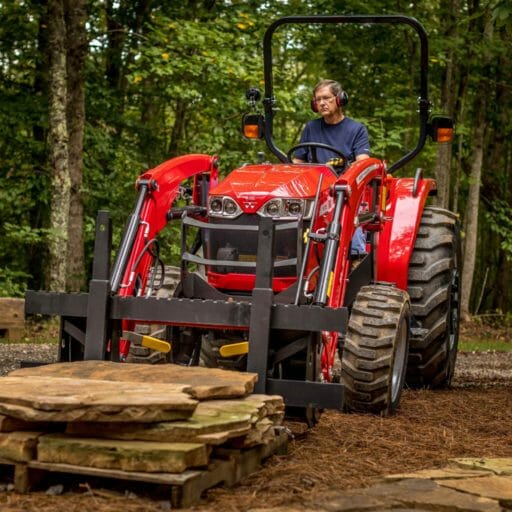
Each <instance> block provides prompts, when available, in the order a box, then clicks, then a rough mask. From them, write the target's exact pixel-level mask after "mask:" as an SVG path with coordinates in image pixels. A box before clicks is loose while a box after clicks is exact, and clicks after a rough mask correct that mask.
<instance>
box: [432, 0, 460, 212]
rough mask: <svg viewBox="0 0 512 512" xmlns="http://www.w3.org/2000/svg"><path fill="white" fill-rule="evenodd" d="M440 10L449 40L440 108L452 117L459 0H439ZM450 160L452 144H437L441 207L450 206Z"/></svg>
mask: <svg viewBox="0 0 512 512" xmlns="http://www.w3.org/2000/svg"><path fill="white" fill-rule="evenodd" d="M441 12H442V13H444V15H445V16H446V17H447V19H448V20H449V21H448V22H447V24H446V30H445V32H444V37H445V40H446V41H449V47H448V50H447V52H446V68H445V71H444V76H443V82H442V96H441V102H442V109H443V111H444V112H445V113H446V114H447V115H449V116H450V117H452V118H454V116H455V102H456V96H455V84H456V82H457V77H456V74H457V68H458V66H457V65H456V61H455V59H456V55H455V47H454V45H453V43H452V41H453V39H454V38H455V37H456V36H457V26H458V17H459V13H460V0H453V1H443V2H441ZM451 160H452V145H451V144H439V145H438V146H437V154H436V164H435V168H434V172H435V177H436V181H437V197H436V204H437V205H438V206H441V207H442V208H450V168H451Z"/></svg>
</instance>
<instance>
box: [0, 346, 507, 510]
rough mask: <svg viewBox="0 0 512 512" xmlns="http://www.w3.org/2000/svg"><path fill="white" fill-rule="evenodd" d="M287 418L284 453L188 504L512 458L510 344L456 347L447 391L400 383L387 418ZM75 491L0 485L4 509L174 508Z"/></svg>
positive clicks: (295, 493) (298, 499)
mask: <svg viewBox="0 0 512 512" xmlns="http://www.w3.org/2000/svg"><path fill="white" fill-rule="evenodd" d="M286 426H287V427H288V428H289V429H290V431H291V432H292V433H293V436H294V437H293V439H292V440H291V441H290V443H289V450H288V454H287V455H286V456H273V457H271V458H270V459H269V460H268V461H267V462H266V463H265V465H264V467H263V468H262V469H261V470H260V471H258V472H257V473H254V474H252V475H250V476H249V477H247V478H245V479H244V480H242V482H240V483H239V484H238V485H236V486H235V487H233V488H230V489H227V488H223V487H219V488H215V489H211V490H209V491H208V492H207V493H205V496H204V498H203V501H202V502H201V504H199V505H197V506H196V507H194V508H193V509H192V510H197V511H199V510H201V511H204V510H222V511H242V510H243V511H245V510H249V509H251V508H256V507H263V506H266V507H271V506H279V505H285V504H286V505H295V506H300V504H301V503H303V502H304V501H306V500H308V501H310V500H314V499H315V496H320V495H324V494H325V493H327V492H329V491H343V490H346V489H353V488H358V487H365V486H368V485H370V484H372V483H373V482H375V481H376V480H377V479H379V477H382V476H383V475H386V474H392V473H401V472H409V471H414V470H419V469H426V468H438V467H442V466H444V465H446V463H447V462H448V460H449V459H451V458H456V457H512V352H508V353H505V352H501V353H499V352H492V351H491V352H484V353H464V352H462V353H459V358H458V364H457V369H456V377H455V379H454V386H453V388H452V389H450V390H443V391H425V390H421V391H412V390H405V392H404V395H403V399H402V405H401V408H400V410H399V412H398V414H396V415H395V416H393V417H388V418H380V417H375V416H368V415H359V414H342V413H338V412H327V413H325V414H324V415H323V416H322V418H321V420H320V422H319V424H318V425H317V426H316V427H315V428H313V429H310V430H306V429H305V427H304V425H302V424H296V423H290V422H287V423H286ZM1 481H2V478H1V477H0V482H1ZM0 485H1V484H0ZM0 488H1V487H0ZM80 491H81V492H78V491H77V490H76V489H75V490H74V491H73V492H69V490H68V489H67V488H66V490H65V493H64V494H62V495H59V496H51V495H47V494H45V493H44V492H38V493H32V494H30V495H25V496H22V495H17V494H15V493H13V492H11V491H7V490H5V485H4V491H3V492H0V511H1V512H15V511H16V512H18V511H33V510H38V511H39V512H50V511H51V512H75V511H76V512H78V511H79V512H84V511H89V510H91V511H92V510H94V511H99V512H117V511H120V510H123V511H124V512H146V511H147V512H149V511H161V510H169V509H170V502H169V501H168V500H167V499H166V498H165V496H160V497H156V495H155V494H154V493H153V494H147V495H144V492H143V491H141V490H140V489H134V488H133V487H130V484H126V488H124V489H123V488H118V489H117V490H113V489H112V488H109V489H104V488H103V489H102V488H96V487H92V486H90V485H86V484H85V482H84V484H83V485H82V486H81V488H80Z"/></svg>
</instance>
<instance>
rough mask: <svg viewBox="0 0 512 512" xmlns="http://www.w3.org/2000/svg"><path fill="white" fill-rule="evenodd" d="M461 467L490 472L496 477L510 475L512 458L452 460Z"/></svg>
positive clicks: (511, 472) (511, 473)
mask: <svg viewBox="0 0 512 512" xmlns="http://www.w3.org/2000/svg"><path fill="white" fill-rule="evenodd" d="M453 461H454V462H455V463H456V464H458V465H459V466H461V467H464V468H471V469H483V470H487V471H492V472H493V473H495V474H496V475H512V458H494V459H486V458H480V459H478V458H470V457H468V458H462V459H453Z"/></svg>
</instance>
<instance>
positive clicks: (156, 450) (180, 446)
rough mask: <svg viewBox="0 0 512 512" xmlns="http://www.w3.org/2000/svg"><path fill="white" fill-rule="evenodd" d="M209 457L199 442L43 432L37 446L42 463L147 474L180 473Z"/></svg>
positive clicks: (202, 464) (206, 450) (205, 463)
mask: <svg viewBox="0 0 512 512" xmlns="http://www.w3.org/2000/svg"><path fill="white" fill-rule="evenodd" d="M208 457H209V450H208V447H207V446H206V445H204V444H199V443H153V442H145V441H119V440H110V439H89V438H73V437H68V436H66V435H64V434H46V435H43V436H41V437H40V438H39V444H38V447H37V460H38V461H41V462H53V463H60V464H71V465H76V466H86V467H95V468H103V469H120V470H123V471H142V472H148V473H158V472H168V473H181V472H183V471H185V470H186V469H188V468H191V467H201V466H206V465H207V464H208Z"/></svg>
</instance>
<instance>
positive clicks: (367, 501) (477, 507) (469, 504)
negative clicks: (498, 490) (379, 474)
mask: <svg viewBox="0 0 512 512" xmlns="http://www.w3.org/2000/svg"><path fill="white" fill-rule="evenodd" d="M305 508H306V509H307V510H315V511H318V512H320V511H329V512H349V511H351V512H353V511H365V510H367V511H376V510H379V511H380V510H396V509H400V510H407V509H408V510H416V511H418V510H425V511H432V510H446V511H448V510H449V511H453V512H462V511H464V512H501V511H502V509H501V506H500V504H499V503H498V501H496V500H492V499H489V498H482V497H479V496H472V495H470V494H467V493H463V492H458V491H456V490H454V489H449V488H447V487H443V486H441V485H439V484H438V483H436V482H434V481H432V480H426V479H407V480H401V481H399V482H388V483H382V484H377V485H375V486H372V487H369V488H367V489H358V490H353V491H348V492H345V493H339V494H336V495H333V496H329V497H326V498H325V499H319V500H315V502H314V503H309V502H308V503H305Z"/></svg>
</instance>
